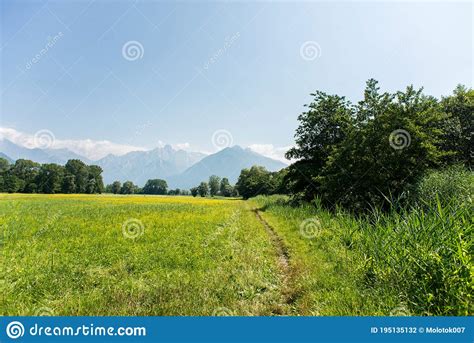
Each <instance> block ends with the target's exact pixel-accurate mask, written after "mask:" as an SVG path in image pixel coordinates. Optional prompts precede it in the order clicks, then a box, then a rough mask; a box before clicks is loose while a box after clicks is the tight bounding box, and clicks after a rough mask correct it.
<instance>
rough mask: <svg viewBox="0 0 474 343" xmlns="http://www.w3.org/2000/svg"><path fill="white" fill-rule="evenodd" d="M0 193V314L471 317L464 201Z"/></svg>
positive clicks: (469, 252)
mask: <svg viewBox="0 0 474 343" xmlns="http://www.w3.org/2000/svg"><path fill="white" fill-rule="evenodd" d="M286 200H287V199H286V198H285V197H282V196H272V197H257V198H254V199H251V200H249V201H243V200H238V199H209V198H192V197H184V196H183V197H181V196H179V197H166V196H138V195H137V196H113V195H19V194H14V195H7V194H3V195H0V225H1V227H2V241H1V244H2V245H1V248H2V263H1V272H0V274H1V278H0V280H1V284H0V291H1V298H0V313H1V314H2V315H466V314H472V313H473V308H472V294H473V282H472V280H473V273H474V269H473V267H472V255H473V254H472V252H473V244H472V243H473V242H472V229H473V221H472V216H470V213H472V211H471V210H472V208H471V207H469V208H463V207H456V208H454V207H450V206H449V205H443V206H442V205H441V204H439V203H438V205H439V206H438V208H436V209H434V210H433V211H424V210H422V209H420V210H414V209H412V210H410V211H397V212H393V213H378V212H374V213H372V214H371V215H367V216H364V217H360V218H355V217H354V216H351V215H348V214H345V213H343V212H342V211H336V212H329V211H327V210H324V209H322V208H321V207H319V206H317V204H316V205H315V204H306V205H302V206H298V207H292V206H290V205H289V204H288V203H287V201H286Z"/></svg>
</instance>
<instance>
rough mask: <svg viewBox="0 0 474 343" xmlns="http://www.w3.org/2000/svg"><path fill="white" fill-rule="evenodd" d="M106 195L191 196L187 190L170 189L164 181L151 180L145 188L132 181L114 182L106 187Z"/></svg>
mask: <svg viewBox="0 0 474 343" xmlns="http://www.w3.org/2000/svg"><path fill="white" fill-rule="evenodd" d="M105 193H112V194H155V195H189V194H190V192H189V191H188V190H186V189H179V188H176V189H168V183H167V182H166V181H165V180H162V179H150V180H148V181H147V182H146V183H145V186H143V188H141V187H139V186H137V185H135V184H134V183H133V182H132V181H125V182H124V183H123V184H122V183H121V182H120V181H114V182H113V183H111V184H110V185H107V186H106V187H105Z"/></svg>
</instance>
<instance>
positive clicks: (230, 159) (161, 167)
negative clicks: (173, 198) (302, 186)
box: [0, 138, 286, 189]
mask: <svg viewBox="0 0 474 343" xmlns="http://www.w3.org/2000/svg"><path fill="white" fill-rule="evenodd" d="M0 157H3V158H6V159H8V160H10V161H13V160H16V159H19V158H24V159H29V160H32V161H35V162H39V163H58V164H65V163H66V162H67V160H69V159H80V160H82V161H83V162H84V163H87V164H96V165H99V166H101V167H102V169H103V170H104V172H103V174H102V175H103V178H104V182H105V183H107V184H109V183H112V182H113V181H115V180H119V181H121V182H124V181H127V180H130V181H132V182H133V183H135V184H137V185H139V186H143V185H144V184H145V182H146V181H147V180H148V179H157V178H161V179H165V180H166V181H167V182H168V186H169V187H170V188H182V189H188V188H190V187H194V186H196V185H198V184H199V183H200V182H201V181H206V180H207V179H208V178H209V176H210V175H217V176H220V177H227V178H229V181H230V182H231V183H235V182H236V181H237V178H238V176H239V174H240V171H241V170H242V169H243V168H249V167H251V166H253V165H260V166H264V167H265V168H267V169H268V170H270V171H277V170H280V169H282V168H284V167H286V165H285V164H284V163H282V162H280V161H277V160H273V159H271V158H268V157H265V156H263V155H260V154H258V153H256V152H254V151H252V150H251V149H249V148H246V149H243V148H241V147H240V146H233V147H229V148H225V149H222V150H220V151H218V152H216V153H214V154H211V155H205V154H203V153H200V152H188V151H185V150H181V149H174V148H173V147H171V146H170V145H165V146H164V147H159V148H156V149H153V150H149V151H133V152H129V153H127V154H125V155H121V156H117V155H112V154H109V155H107V156H106V157H104V158H101V159H99V160H96V161H92V160H90V159H88V158H86V157H84V156H80V155H78V154H76V153H74V152H72V151H70V150H68V149H37V148H36V149H28V148H26V147H23V146H20V145H17V144H15V143H13V142H11V141H9V140H8V139H5V138H4V139H3V140H1V139H0Z"/></svg>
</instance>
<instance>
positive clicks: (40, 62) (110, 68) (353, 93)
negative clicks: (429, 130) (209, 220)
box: [0, 0, 473, 154]
mask: <svg viewBox="0 0 474 343" xmlns="http://www.w3.org/2000/svg"><path fill="white" fill-rule="evenodd" d="M1 3H2V8H1V30H2V35H1V57H2V61H1V73H2V75H1V100H2V104H1V117H0V126H1V128H2V129H3V132H8V133H9V134H10V135H14V134H20V133H21V132H23V133H28V134H34V133H35V132H37V131H38V130H41V129H47V130H50V131H51V132H53V133H54V135H55V137H56V139H58V140H59V141H61V140H64V141H66V140H68V141H70V140H81V141H83V140H85V139H90V140H92V141H96V140H97V141H99V140H107V141H110V142H114V143H119V144H122V145H127V146H133V147H145V148H152V147H155V146H157V145H159V144H162V143H169V144H173V145H175V146H181V147H186V148H187V149H189V150H194V151H214V150H215V147H214V146H213V143H212V136H213V133H214V132H215V131H216V130H220V129H223V130H227V131H228V132H230V133H231V135H232V140H233V143H234V144H239V145H242V146H251V145H253V146H256V147H257V148H256V149H263V150H269V151H267V154H271V153H272V151H270V150H272V149H275V150H278V148H282V147H287V146H290V145H292V144H293V134H294V130H295V128H296V127H297V116H298V115H299V114H300V112H301V111H303V109H304V108H303V105H304V104H305V103H308V102H309V101H310V100H311V97H310V96H309V93H311V92H314V91H315V90H323V91H326V92H329V93H338V94H341V95H346V96H347V97H348V98H349V99H351V100H354V101H357V100H359V99H360V97H361V94H362V91H363V88H364V84H365V81H366V80H367V79H369V78H376V79H378V80H379V81H380V85H381V87H382V89H383V90H389V91H395V90H399V89H403V88H405V86H406V85H408V84H414V85H415V86H417V87H420V86H424V87H425V91H426V93H428V94H432V95H435V96H440V95H447V94H449V93H450V92H451V91H452V90H453V89H454V87H455V86H456V85H457V84H459V83H462V84H465V85H467V86H469V87H472V80H473V46H472V44H473V43H472V42H473V5H472V3H471V2H460V3H453V2H400V1H399V2H382V3H379V2H374V1H372V2H359V1H357V2H335V1H332V2H251V1H245V2H231V3H229V2H202V1H194V2H151V1H137V2H131V1H111V0H107V1H105V0H104V1H103V0H95V1H93V0H87V1H86V0H84V1H49V2H47V1H29V2H28V1H8V0H7V1H5V0H3V1H1ZM129 42H132V43H129ZM135 42H138V44H137V43H135ZM48 43H49V46H48ZM127 43H128V46H131V47H130V50H129V49H127V45H126V44H127ZM134 48H136V50H135V52H137V51H138V55H134V54H133V53H134ZM312 53H315V55H312ZM35 56H36V58H35ZM38 56H39V58H37V57H38ZM6 128H9V130H6ZM5 130H6V131H5ZM257 144H258V145H257ZM259 145H260V146H259ZM89 147H90V148H92V149H93V148H94V145H93V144H92V145H89ZM124 149H126V148H124Z"/></svg>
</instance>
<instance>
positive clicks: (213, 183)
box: [209, 175, 221, 197]
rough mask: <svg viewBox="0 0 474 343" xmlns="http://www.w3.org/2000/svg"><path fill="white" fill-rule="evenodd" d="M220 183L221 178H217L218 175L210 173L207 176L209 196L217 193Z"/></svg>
mask: <svg viewBox="0 0 474 343" xmlns="http://www.w3.org/2000/svg"><path fill="white" fill-rule="evenodd" d="M220 183H221V179H220V178H219V176H216V175H211V176H210V177H209V192H210V193H211V197H213V196H215V195H217V193H219V186H220Z"/></svg>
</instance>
